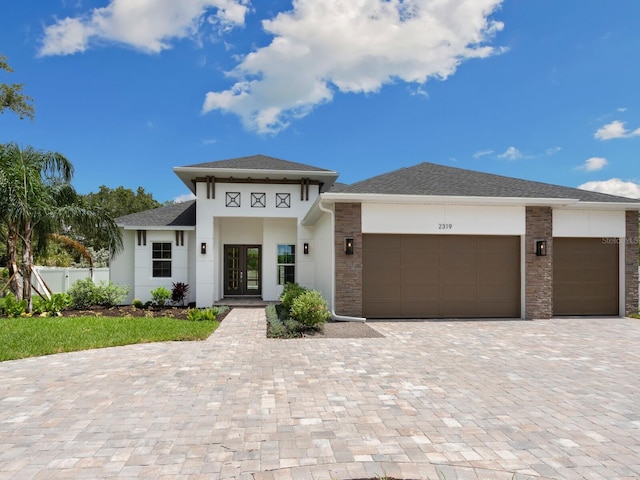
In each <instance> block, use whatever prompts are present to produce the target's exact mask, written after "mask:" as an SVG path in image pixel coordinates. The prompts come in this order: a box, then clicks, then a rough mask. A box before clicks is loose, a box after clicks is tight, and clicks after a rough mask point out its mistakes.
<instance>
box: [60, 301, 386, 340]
mask: <svg viewBox="0 0 640 480" xmlns="http://www.w3.org/2000/svg"><path fill="white" fill-rule="evenodd" d="M231 310H232V309H231V308H229V309H228V310H226V311H225V312H224V313H222V314H220V315H218V318H217V320H218V321H222V320H223V319H224V317H226V316H227V315H228V314H229V312H230V311H231ZM188 312H189V308H188V307H150V308H135V307H134V306H132V305H120V306H117V307H111V308H107V307H97V306H96V307H91V308H88V309H85V310H65V311H64V312H63V315H64V316H65V317H85V316H95V317H153V318H157V317H170V318H177V319H180V320H186V318H187V314H188ZM382 336H383V335H381V334H380V333H378V332H377V331H376V330H374V329H373V328H371V327H370V326H369V325H367V324H366V323H362V322H327V323H325V325H324V329H323V331H322V332H314V333H308V334H305V337H307V338H379V337H382Z"/></svg>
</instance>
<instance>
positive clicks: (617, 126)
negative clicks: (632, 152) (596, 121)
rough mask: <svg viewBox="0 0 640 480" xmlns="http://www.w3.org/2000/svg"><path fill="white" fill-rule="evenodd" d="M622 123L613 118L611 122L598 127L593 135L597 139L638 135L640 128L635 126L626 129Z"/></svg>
mask: <svg viewBox="0 0 640 480" xmlns="http://www.w3.org/2000/svg"><path fill="white" fill-rule="evenodd" d="M624 124H625V123H624V122H621V121H619V120H614V121H613V122H611V123H608V124H607V125H605V126H603V127H600V128H599V129H598V131H597V132H596V133H595V134H594V135H593V136H594V138H596V139H598V140H611V139H612V138H629V137H637V136H639V135H640V128H636V129H635V130H633V131H631V130H627V128H626V127H625V126H624Z"/></svg>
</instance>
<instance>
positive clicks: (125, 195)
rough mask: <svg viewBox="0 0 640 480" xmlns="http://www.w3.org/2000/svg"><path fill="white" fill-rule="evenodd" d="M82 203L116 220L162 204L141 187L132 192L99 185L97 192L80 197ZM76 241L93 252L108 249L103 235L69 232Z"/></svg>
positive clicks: (76, 230) (77, 231) (123, 188)
mask: <svg viewBox="0 0 640 480" xmlns="http://www.w3.org/2000/svg"><path fill="white" fill-rule="evenodd" d="M82 201H83V203H84V204H85V205H86V207H87V208H90V209H103V210H105V211H106V212H107V213H109V215H110V216H111V218H118V217H121V216H123V215H129V214H130V213H137V212H142V211H144V210H151V209H152V208H158V207H161V206H162V204H161V203H160V202H158V201H157V200H155V199H154V198H153V195H152V194H151V193H148V192H146V191H145V190H144V188H142V187H138V188H137V190H136V191H135V192H134V191H133V190H131V189H129V188H125V187H122V186H120V187H117V188H109V187H107V186H105V185H101V186H100V189H99V190H98V191H97V192H95V193H94V192H92V193H88V194H86V195H84V196H83V197H82ZM70 233H72V234H73V236H74V237H75V238H77V239H82V241H83V243H85V244H86V246H90V247H93V248H94V249H95V250H101V249H103V248H108V246H109V245H108V240H107V239H105V238H104V236H103V235H100V234H98V235H92V234H91V232H87V231H84V230H81V229H74V230H73V232H70Z"/></svg>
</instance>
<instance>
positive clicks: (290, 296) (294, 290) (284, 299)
mask: <svg viewBox="0 0 640 480" xmlns="http://www.w3.org/2000/svg"><path fill="white" fill-rule="evenodd" d="M306 291H307V289H306V288H304V287H302V286H300V285H298V284H297V283H287V284H286V285H285V286H284V288H283V289H282V293H281V294H280V303H282V306H283V308H284V309H285V310H286V311H287V312H290V311H291V307H292V306H293V301H294V300H295V299H296V298H298V297H299V296H300V295H302V294H303V293H304V292H306Z"/></svg>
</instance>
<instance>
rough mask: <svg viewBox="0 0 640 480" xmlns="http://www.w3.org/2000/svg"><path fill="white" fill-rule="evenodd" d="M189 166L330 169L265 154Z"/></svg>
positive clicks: (240, 168) (284, 169)
mask: <svg viewBox="0 0 640 480" xmlns="http://www.w3.org/2000/svg"><path fill="white" fill-rule="evenodd" d="M184 167H189V168H211V169H223V170H229V169H238V170H280V171H283V172H288V171H290V172H327V173H332V171H331V170H327V169H325V168H318V167H314V166H312V165H305V164H303V163H296V162H290V161H288V160H281V159H279V158H275V157H269V156H267V155H251V156H248V157H237V158H230V159H227V160H218V161H215V162H204V163H196V164H193V165H185V166H184Z"/></svg>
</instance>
